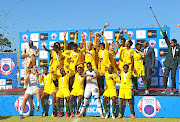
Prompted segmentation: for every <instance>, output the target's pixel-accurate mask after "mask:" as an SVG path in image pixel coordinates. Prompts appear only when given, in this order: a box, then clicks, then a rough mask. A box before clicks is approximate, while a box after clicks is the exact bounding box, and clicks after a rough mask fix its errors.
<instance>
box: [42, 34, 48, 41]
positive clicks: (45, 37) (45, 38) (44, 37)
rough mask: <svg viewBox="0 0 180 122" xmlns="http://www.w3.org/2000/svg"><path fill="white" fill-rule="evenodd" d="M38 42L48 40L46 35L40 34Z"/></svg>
mask: <svg viewBox="0 0 180 122" xmlns="http://www.w3.org/2000/svg"><path fill="white" fill-rule="evenodd" d="M40 40H48V33H41V34H40Z"/></svg>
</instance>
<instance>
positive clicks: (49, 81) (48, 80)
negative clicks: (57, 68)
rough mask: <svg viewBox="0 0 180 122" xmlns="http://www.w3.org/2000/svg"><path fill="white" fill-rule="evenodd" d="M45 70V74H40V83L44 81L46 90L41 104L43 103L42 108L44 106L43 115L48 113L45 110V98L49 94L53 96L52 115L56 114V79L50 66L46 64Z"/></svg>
mask: <svg viewBox="0 0 180 122" xmlns="http://www.w3.org/2000/svg"><path fill="white" fill-rule="evenodd" d="M43 71H44V74H43V75H41V76H40V78H39V82H40V83H42V82H43V83H44V91H43V93H42V95H41V105H42V108H43V114H42V116H45V115H46V111H45V105H44V98H45V97H46V96H48V95H51V96H52V98H53V111H52V117H54V116H55V112H54V110H55V102H56V87H55V85H54V82H53V80H55V79H54V76H53V74H52V73H48V66H44V67H43Z"/></svg>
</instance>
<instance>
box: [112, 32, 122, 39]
mask: <svg viewBox="0 0 180 122" xmlns="http://www.w3.org/2000/svg"><path fill="white" fill-rule="evenodd" d="M118 35H119V31H115V32H114V38H115V39H116V38H117V37H118ZM122 38H123V32H122V33H121V34H120V36H119V39H122Z"/></svg>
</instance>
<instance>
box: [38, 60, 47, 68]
mask: <svg viewBox="0 0 180 122" xmlns="http://www.w3.org/2000/svg"><path fill="white" fill-rule="evenodd" d="M44 65H48V61H47V60H40V67H43V66H44Z"/></svg>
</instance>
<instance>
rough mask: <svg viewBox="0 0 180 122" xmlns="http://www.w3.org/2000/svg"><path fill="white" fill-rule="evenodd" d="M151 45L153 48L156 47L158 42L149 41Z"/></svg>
mask: <svg viewBox="0 0 180 122" xmlns="http://www.w3.org/2000/svg"><path fill="white" fill-rule="evenodd" d="M149 45H150V46H151V47H155V45H156V41H155V40H153V39H151V40H150V41H149Z"/></svg>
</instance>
